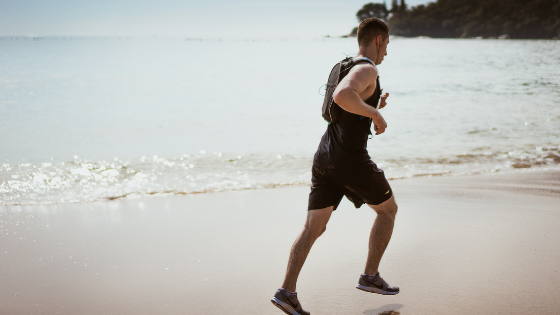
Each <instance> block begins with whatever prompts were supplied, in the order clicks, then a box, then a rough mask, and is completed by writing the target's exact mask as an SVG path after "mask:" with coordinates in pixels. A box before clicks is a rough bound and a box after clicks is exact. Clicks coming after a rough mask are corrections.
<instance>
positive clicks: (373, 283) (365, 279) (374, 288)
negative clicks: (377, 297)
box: [356, 272, 400, 295]
mask: <svg viewBox="0 0 560 315" xmlns="http://www.w3.org/2000/svg"><path fill="white" fill-rule="evenodd" d="M356 289H360V290H363V291H367V292H371V293H378V294H384V295H394V294H398V293H399V292H400V291H399V288H398V287H392V286H390V285H389V284H388V283H387V282H385V280H383V278H381V276H380V275H379V272H378V273H376V274H375V275H374V276H370V275H367V274H365V273H364V274H362V275H361V276H360V281H359V282H358V286H357V287H356Z"/></svg>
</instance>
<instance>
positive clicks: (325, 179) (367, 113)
mask: <svg viewBox="0 0 560 315" xmlns="http://www.w3.org/2000/svg"><path fill="white" fill-rule="evenodd" d="M358 44H359V52H358V55H357V56H356V58H358V57H365V58H368V59H370V60H371V61H373V63H375V64H376V65H379V64H380V63H381V62H382V61H383V58H384V57H385V56H386V55H387V44H389V28H388V26H387V25H386V24H385V22H383V21H381V20H379V19H377V18H369V19H366V20H364V21H362V23H360V26H359V27H358ZM378 82H379V81H378V72H377V68H376V67H375V66H374V65H372V64H370V63H368V62H363V63H358V64H357V65H355V66H354V67H352V68H351V69H350V71H349V72H348V74H347V75H346V76H345V77H344V78H343V79H342V80H341V81H340V82H339V84H338V86H337V88H336V89H335V91H334V94H333V97H334V101H335V102H336V104H338V105H339V106H340V107H341V108H342V109H343V110H342V111H341V115H342V116H343V117H341V119H340V121H337V122H334V123H331V124H329V126H328V128H327V131H326V132H325V134H324V135H323V137H322V139H321V143H320V144H319V148H318V149H317V153H315V157H314V159H313V169H312V178H311V192H310V194H309V204H308V212H307V220H306V221H305V225H304V228H303V231H302V232H301V234H300V235H299V236H298V238H297V239H296V241H295V243H294V245H293V246H292V249H291V252H290V258H289V260H288V268H287V270H286V277H285V279H284V283H283V284H282V287H281V288H280V289H278V291H277V292H276V294H275V295H274V297H273V299H272V303H273V304H274V305H276V306H277V307H278V308H280V309H281V310H283V311H284V312H285V313H287V314H292V315H308V314H309V312H306V311H304V310H303V308H302V306H301V304H300V303H299V300H298V298H297V293H296V281H297V278H298V276H299V272H300V270H301V268H302V267H303V263H304V262H305V259H306V258H307V255H308V254H309V251H310V250H311V246H312V245H313V243H314V242H315V240H317V238H318V237H319V236H320V235H321V234H323V232H325V230H326V226H327V222H328V221H329V218H330V216H331V214H332V212H333V211H334V210H336V208H337V207H338V205H339V203H340V201H341V200H342V197H343V196H346V197H347V198H348V199H349V200H350V201H352V202H353V203H354V205H355V206H356V208H359V207H361V206H362V205H363V204H364V203H367V204H368V205H369V206H370V207H371V208H372V209H373V210H374V211H375V212H376V213H377V217H376V219H375V221H374V223H373V227H372V229H371V234H370V238H369V253H368V257H367V262H366V267H365V272H364V274H362V275H361V276H360V278H359V282H358V286H357V288H358V289H360V290H364V291H367V292H372V293H378V294H388V295H391V294H397V293H399V288H397V287H392V286H390V285H388V284H387V282H385V281H384V280H383V278H381V276H380V275H379V272H378V270H377V269H378V267H379V262H380V261H381V257H382V256H383V253H384V251H385V248H387V244H388V243H389V240H390V239H391V234H392V232H393V225H394V220H395V215H396V213H397V204H396V202H395V198H394V196H393V192H392V190H391V187H390V186H389V183H388V182H387V180H386V179H385V175H384V173H383V170H381V169H379V168H377V166H376V165H375V163H373V162H372V161H371V158H370V156H369V155H368V152H367V149H366V146H367V139H368V136H369V135H370V134H371V131H370V130H371V124H372V122H373V124H374V129H375V134H376V135H379V134H382V133H383V132H384V131H385V129H386V128H387V123H386V122H385V120H384V119H383V116H381V114H380V113H379V111H378V110H377V109H376V108H375V107H376V106H377V103H378V102H379V101H380V102H381V103H380V104H379V108H383V107H385V105H386V100H387V97H388V96H389V94H388V93H386V94H385V95H383V96H381V87H380V86H379V84H378ZM380 99H381V100H380Z"/></svg>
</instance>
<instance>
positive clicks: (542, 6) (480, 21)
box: [352, 0, 560, 39]
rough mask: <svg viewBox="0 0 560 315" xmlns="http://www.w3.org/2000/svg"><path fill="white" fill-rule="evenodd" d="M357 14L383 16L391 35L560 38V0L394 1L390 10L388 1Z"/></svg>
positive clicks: (358, 17)
mask: <svg viewBox="0 0 560 315" xmlns="http://www.w3.org/2000/svg"><path fill="white" fill-rule="evenodd" d="M356 17H357V19H358V21H362V20H364V19H366V18H368V17H377V18H380V19H383V20H385V21H387V22H388V24H389V27H390V28H391V34H393V35H400V36H407V37H414V36H429V37H439V38H461V37H463V38H465V37H466V38H470V37H485V38H493V37H501V38H542V39H546V38H556V39H558V38H559V37H560V0H437V1H436V2H431V3H428V4H427V5H418V6H414V7H411V8H409V7H408V6H407V4H406V2H405V0H400V1H398V0H392V3H391V8H390V9H388V8H387V5H386V3H385V2H383V3H368V4H365V5H364V6H363V7H362V8H361V9H360V10H359V11H358V12H357V13H356ZM356 32H357V28H355V29H354V30H353V31H352V33H353V35H355V33H356Z"/></svg>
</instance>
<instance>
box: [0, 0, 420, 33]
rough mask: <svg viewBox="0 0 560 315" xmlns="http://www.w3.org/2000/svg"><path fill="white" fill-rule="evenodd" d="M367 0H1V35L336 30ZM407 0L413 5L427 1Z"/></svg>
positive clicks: (345, 29)
mask: <svg viewBox="0 0 560 315" xmlns="http://www.w3.org/2000/svg"><path fill="white" fill-rule="evenodd" d="M367 2H370V1H368V0H337V1H335V0H323V1H318V0H272V1H266V0H264V1H262V0H261V1H256V0H206V1H193V0H182V1H179V0H159V1H156V0H134V1H133V0H95V1H85V0H50V1H47V0H0V36H3V35H82V36H116V35H132V36H137V35H140V36H144V35H161V36H186V37H223V38H228V37H241V38H254V37H317V36H325V35H334V36H336V35H343V34H347V33H349V32H350V31H351V30H352V28H353V27H354V26H357V24H358V22H357V21H356V18H355V14H356V12H357V11H358V10H359V9H360V8H361V7H362V6H363V5H364V4H365V3H367ZM390 2H391V1H390V0H388V1H387V3H388V5H390ZM406 2H407V4H408V5H409V6H413V5H417V4H422V3H427V2H430V1H425V0H407V1H406Z"/></svg>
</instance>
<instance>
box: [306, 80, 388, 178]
mask: <svg viewBox="0 0 560 315" xmlns="http://www.w3.org/2000/svg"><path fill="white" fill-rule="evenodd" d="M380 97H381V86H380V85H379V77H377V86H376V88H375V92H373V95H372V96H371V97H370V98H368V99H367V100H365V103H366V104H368V105H370V106H373V107H376V106H377V104H378V103H379V99H380ZM371 124H372V120H371V118H368V117H363V116H360V115H356V114H352V113H350V112H347V111H345V110H342V111H341V119H340V121H337V122H335V123H331V124H329V126H328V127H327V131H326V132H325V134H324V135H323V137H322V138H321V142H320V143H319V148H318V149H317V152H316V153H315V157H314V158H313V164H315V165H317V166H320V167H327V168H342V167H348V166H352V165H356V164H361V163H367V162H370V161H371V158H370V156H369V154H368V151H367V140H368V136H369V135H370V134H371Z"/></svg>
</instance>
